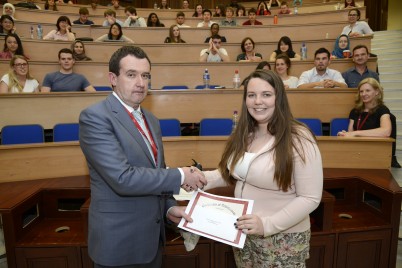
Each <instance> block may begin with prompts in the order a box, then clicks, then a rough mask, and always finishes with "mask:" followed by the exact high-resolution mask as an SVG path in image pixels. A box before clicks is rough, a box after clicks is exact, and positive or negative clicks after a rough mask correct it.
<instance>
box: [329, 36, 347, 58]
mask: <svg viewBox="0 0 402 268" xmlns="http://www.w3.org/2000/svg"><path fill="white" fill-rule="evenodd" d="M349 44H350V42H349V37H348V36H347V35H346V34H341V35H340V36H338V37H337V38H336V40H335V46H334V50H333V51H332V53H331V58H332V59H343V58H344V55H343V51H344V50H349V51H350V46H349Z"/></svg>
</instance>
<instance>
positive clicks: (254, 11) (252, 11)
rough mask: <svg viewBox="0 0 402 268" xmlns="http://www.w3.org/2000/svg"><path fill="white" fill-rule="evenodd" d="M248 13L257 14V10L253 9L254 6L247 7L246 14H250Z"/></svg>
mask: <svg viewBox="0 0 402 268" xmlns="http://www.w3.org/2000/svg"><path fill="white" fill-rule="evenodd" d="M250 13H254V14H257V10H255V8H253V7H252V8H250V9H249V11H248V15H250Z"/></svg>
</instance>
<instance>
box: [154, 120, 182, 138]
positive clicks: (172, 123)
mask: <svg viewBox="0 0 402 268" xmlns="http://www.w3.org/2000/svg"><path fill="white" fill-rule="evenodd" d="M159 124H160V126H161V131H162V137H169V136H181V129H180V121H179V120H177V119H176V118H171V119H160V120H159Z"/></svg>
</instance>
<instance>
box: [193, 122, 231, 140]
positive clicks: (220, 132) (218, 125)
mask: <svg viewBox="0 0 402 268" xmlns="http://www.w3.org/2000/svg"><path fill="white" fill-rule="evenodd" d="M231 133H232V119H230V118H204V119H202V120H201V122H200V136H229V135H230V134H231Z"/></svg>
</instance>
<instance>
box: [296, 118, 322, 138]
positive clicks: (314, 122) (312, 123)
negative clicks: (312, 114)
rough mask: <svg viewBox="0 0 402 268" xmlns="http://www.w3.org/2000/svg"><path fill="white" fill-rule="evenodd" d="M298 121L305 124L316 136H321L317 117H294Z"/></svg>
mask: <svg viewBox="0 0 402 268" xmlns="http://www.w3.org/2000/svg"><path fill="white" fill-rule="evenodd" d="M296 120H298V121H299V122H302V123H304V124H306V125H307V126H308V127H309V128H310V129H311V131H312V132H313V133H314V135H316V136H322V123H321V120H320V119H318V118H296Z"/></svg>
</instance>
